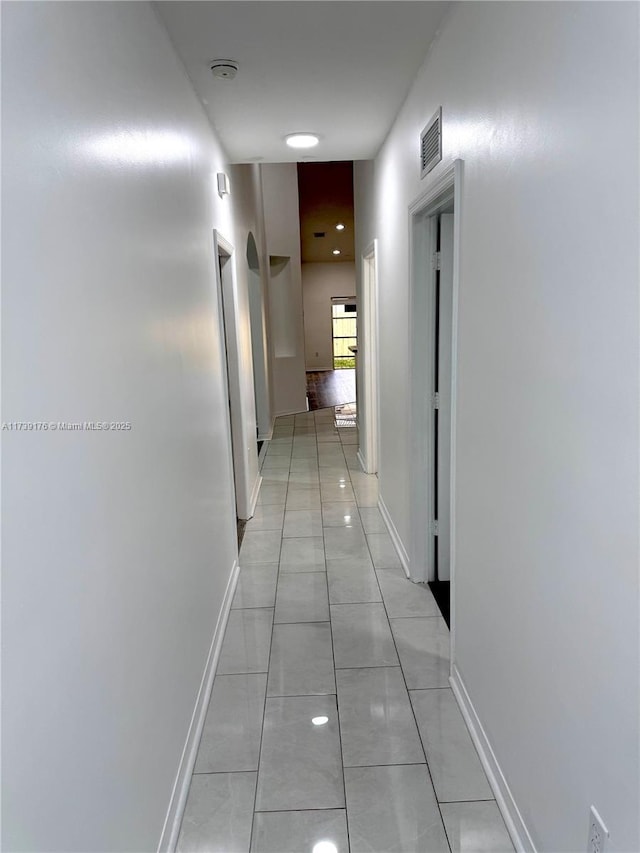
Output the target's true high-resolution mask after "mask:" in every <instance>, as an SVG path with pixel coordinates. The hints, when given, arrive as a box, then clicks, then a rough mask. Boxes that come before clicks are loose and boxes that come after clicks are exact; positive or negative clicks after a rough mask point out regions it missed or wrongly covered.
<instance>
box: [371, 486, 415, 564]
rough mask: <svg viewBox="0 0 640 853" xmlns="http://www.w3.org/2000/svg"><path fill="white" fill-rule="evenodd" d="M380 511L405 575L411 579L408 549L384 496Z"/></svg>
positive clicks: (380, 499)
mask: <svg viewBox="0 0 640 853" xmlns="http://www.w3.org/2000/svg"><path fill="white" fill-rule="evenodd" d="M378 509H379V510H380V514H381V515H382V517H383V519H384V523H385V524H386V525H387V530H388V531H389V536H390V537H391V541H392V542H393V547H394V548H395V549H396V552H397V554H398V557H399V558H400V565H401V566H402V568H403V569H404V573H405V575H406V576H407V577H408V578H410V577H411V576H410V574H409V555H408V554H407V549H406V548H405V547H404V544H403V542H402V539H401V538H400V534H399V533H398V531H397V529H396V526H395V524H394V523H393V520H392V518H391V515H390V514H389V510H388V509H387V505H386V504H385V502H384V500H383V499H382V496H380V497H379V498H378Z"/></svg>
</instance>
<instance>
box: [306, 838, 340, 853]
mask: <svg viewBox="0 0 640 853" xmlns="http://www.w3.org/2000/svg"><path fill="white" fill-rule="evenodd" d="M312 853H338V848H337V847H336V845H335V844H334V843H333V841H318V843H317V844H314V845H313V851H312Z"/></svg>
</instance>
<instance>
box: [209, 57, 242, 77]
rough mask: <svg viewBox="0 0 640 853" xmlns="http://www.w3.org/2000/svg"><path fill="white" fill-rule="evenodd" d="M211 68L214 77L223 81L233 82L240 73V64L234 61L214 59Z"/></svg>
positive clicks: (210, 64)
mask: <svg viewBox="0 0 640 853" xmlns="http://www.w3.org/2000/svg"><path fill="white" fill-rule="evenodd" d="M209 68H210V69H211V73H212V74H213V76H214V77H220V78H221V79H222V80H233V78H234V77H235V76H236V74H237V73H238V68H239V66H238V63H237V62H234V61H233V59H214V60H213V62H210V63H209Z"/></svg>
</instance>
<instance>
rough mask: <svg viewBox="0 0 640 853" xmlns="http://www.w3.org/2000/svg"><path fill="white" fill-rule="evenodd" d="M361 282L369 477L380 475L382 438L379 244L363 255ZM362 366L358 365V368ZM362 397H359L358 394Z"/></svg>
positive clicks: (364, 449)
mask: <svg viewBox="0 0 640 853" xmlns="http://www.w3.org/2000/svg"><path fill="white" fill-rule="evenodd" d="M360 263H361V267H360V281H361V287H360V291H361V303H362V310H361V311H360V309H359V310H358V317H359V318H361V319H362V324H361V326H360V328H361V330H362V342H360V341H358V343H359V344H360V350H361V352H362V355H361V356H360V360H359V366H360V374H361V379H362V392H361V394H360V395H359V396H360V397H361V399H362V401H363V405H362V406H358V421H359V422H360V416H361V414H362V412H363V411H364V421H363V422H362V426H363V429H362V431H361V437H363V438H364V446H363V447H361V451H362V454H361V457H362V460H363V464H362V467H363V470H364V471H365V472H366V473H367V474H376V473H377V472H378V466H379V455H380V453H379V435H380V402H379V400H380V394H379V382H380V378H379V377H380V362H379V351H380V347H379V344H378V342H379V339H380V334H379V319H378V318H379V311H378V241H377V240H373V242H372V243H370V244H369V245H368V246H367V247H366V248H365V249H364V251H363V252H362V255H361V258H360ZM356 366H358V365H356ZM357 396H358V395H357Z"/></svg>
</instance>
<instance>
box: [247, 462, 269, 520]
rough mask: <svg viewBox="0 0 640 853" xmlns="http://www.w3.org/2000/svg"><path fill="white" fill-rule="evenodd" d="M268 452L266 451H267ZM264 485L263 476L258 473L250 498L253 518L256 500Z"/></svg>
mask: <svg viewBox="0 0 640 853" xmlns="http://www.w3.org/2000/svg"><path fill="white" fill-rule="evenodd" d="M265 453H266V451H265ZM261 485H262V476H261V475H260V474H258V476H257V477H256V481H255V483H254V484H253V489H252V490H251V497H250V498H249V518H253V516H254V514H255V511H256V502H257V500H258V495H259V494H260V486H261Z"/></svg>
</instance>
